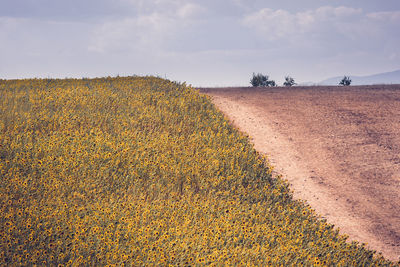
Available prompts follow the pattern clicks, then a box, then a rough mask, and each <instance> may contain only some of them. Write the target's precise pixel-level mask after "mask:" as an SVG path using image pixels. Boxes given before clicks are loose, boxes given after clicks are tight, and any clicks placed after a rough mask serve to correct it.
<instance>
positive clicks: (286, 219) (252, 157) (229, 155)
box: [0, 77, 394, 266]
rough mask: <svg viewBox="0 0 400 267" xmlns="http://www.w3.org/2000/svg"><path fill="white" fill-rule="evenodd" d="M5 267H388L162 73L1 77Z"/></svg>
mask: <svg viewBox="0 0 400 267" xmlns="http://www.w3.org/2000/svg"><path fill="white" fill-rule="evenodd" d="M0 97H1V99H2V101H1V102H0V116H1V120H0V175H1V180H0V183H1V184H0V203H1V204H0V211H1V213H2V214H3V215H4V216H2V217H1V218H0V227H1V228H0V237H1V239H0V240H1V241H0V242H1V245H0V264H1V265H4V264H23V265H31V264H40V265H46V264H47V265H49V264H50V265H54V264H67V265H70V264H74V265H75V264H90V265H104V264H122V263H124V264H127V265H165V264H173V265H195V264H197V265H202V264H211V263H212V264H218V265H221V264H230V265H244V264H255V265H278V264H281V265H295V264H302V265H363V266H368V265H374V266H375V265H394V263H392V262H390V261H387V260H386V259H384V258H383V257H382V256H380V255H376V254H375V253H374V252H373V251H369V250H367V249H366V248H365V247H364V245H360V244H358V243H356V242H352V243H348V242H346V239H347V238H346V236H342V235H339V233H338V230H335V229H334V228H333V226H332V225H329V224H327V223H326V222H325V221H324V220H320V219H319V218H318V216H317V215H316V214H315V213H314V212H313V210H311V209H310V207H308V206H306V205H305V204H304V203H302V202H299V201H295V200H293V198H292V194H291V193H290V191H289V189H288V187H287V184H286V182H285V181H283V180H282V179H280V178H273V177H272V176H271V170H270V169H269V168H268V162H267V161H266V160H265V159H264V158H263V157H262V156H261V155H260V154H258V153H257V152H256V151H255V149H254V148H253V146H252V145H251V144H250V142H249V140H248V138H247V137H246V136H245V135H243V134H241V133H240V132H238V131H237V130H236V129H234V128H233V127H232V126H231V125H230V124H229V123H228V122H227V120H226V119H225V118H224V116H223V115H222V113H220V112H219V111H217V110H216V108H215V107H214V106H213V104H212V103H211V102H210V100H209V99H208V98H207V97H205V96H201V95H200V94H199V93H198V92H197V91H196V90H194V89H193V88H191V87H188V86H186V85H185V84H178V83H174V82H170V81H167V80H163V79H160V78H155V77H125V78H120V77H118V78H99V79H64V80H53V79H43V80H37V79H34V80H10V81H4V80H2V81H0Z"/></svg>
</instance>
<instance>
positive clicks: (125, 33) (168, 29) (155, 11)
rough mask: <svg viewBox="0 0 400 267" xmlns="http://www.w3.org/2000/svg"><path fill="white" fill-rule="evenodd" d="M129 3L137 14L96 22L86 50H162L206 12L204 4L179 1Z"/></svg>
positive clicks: (156, 0) (137, 0)
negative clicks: (136, 10)
mask: <svg viewBox="0 0 400 267" xmlns="http://www.w3.org/2000/svg"><path fill="white" fill-rule="evenodd" d="M124 1H126V0H124ZM129 3H130V4H131V5H132V7H134V8H135V9H138V10H139V11H138V14H133V15H131V16H126V17H123V18H110V19H107V20H106V21H104V22H102V23H100V24H98V25H97V27H96V30H94V32H93V34H92V42H91V44H90V45H89V46H88V50H89V51H95V52H109V51H118V50H119V51H131V52H132V51H142V50H148V51H153V52H154V51H155V50H162V49H165V48H166V47H168V45H169V44H170V43H171V42H174V39H176V38H177V37H178V36H179V35H180V34H182V32H184V31H185V29H186V28H188V27H191V26H192V25H193V23H194V22H195V21H196V20H197V19H199V18H201V15H202V14H204V13H205V12H206V9H205V8H204V7H202V6H200V5H197V4H194V3H190V2H189V3H187V2H185V1H182V0H155V1H142V0H129Z"/></svg>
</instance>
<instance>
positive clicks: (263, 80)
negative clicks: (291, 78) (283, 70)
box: [250, 72, 276, 87]
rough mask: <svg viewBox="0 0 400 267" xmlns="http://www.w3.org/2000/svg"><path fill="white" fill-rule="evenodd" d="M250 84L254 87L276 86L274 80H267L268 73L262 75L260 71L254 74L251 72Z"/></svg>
mask: <svg viewBox="0 0 400 267" xmlns="http://www.w3.org/2000/svg"><path fill="white" fill-rule="evenodd" d="M250 84H251V85H252V86H254V87H258V86H262V87H268V86H276V83H275V81H274V80H269V77H268V75H263V74H261V73H258V74H255V73H254V72H253V77H252V78H251V80H250Z"/></svg>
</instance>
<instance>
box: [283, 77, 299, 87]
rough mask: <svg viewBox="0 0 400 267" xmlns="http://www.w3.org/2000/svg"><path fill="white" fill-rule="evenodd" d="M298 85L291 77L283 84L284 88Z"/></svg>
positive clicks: (286, 78)
mask: <svg viewBox="0 0 400 267" xmlns="http://www.w3.org/2000/svg"><path fill="white" fill-rule="evenodd" d="M295 84H296V83H295V82H294V79H293V78H292V77H290V76H286V77H285V82H284V83H283V85H284V86H293V85H295Z"/></svg>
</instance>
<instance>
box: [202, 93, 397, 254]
mask: <svg viewBox="0 0 400 267" xmlns="http://www.w3.org/2000/svg"><path fill="white" fill-rule="evenodd" d="M200 92H201V93H204V94H207V95H209V96H211V98H212V101H213V102H214V104H215V105H216V106H217V107H218V108H219V109H220V110H221V111H222V112H224V113H225V115H226V116H227V118H228V119H230V120H231V121H232V123H233V124H234V125H235V126H236V127H238V128H239V129H240V130H241V131H243V132H246V133H247V134H248V135H249V136H250V138H251V140H252V142H253V143H254V145H255V148H256V149H257V150H258V151H259V152H261V153H264V154H266V155H267V156H268V157H269V159H270V162H271V163H272V165H273V166H274V167H275V172H276V173H279V174H282V175H283V177H284V178H285V179H287V180H288V181H289V183H290V184H291V189H292V190H293V191H294V196H295V197H296V198H297V199H303V200H306V201H307V203H309V204H310V205H311V206H312V207H313V208H314V209H315V210H316V212H317V213H318V214H320V215H321V217H323V218H325V219H327V221H328V222H330V223H332V224H334V225H335V226H337V227H339V228H340V231H341V233H342V234H347V235H349V237H350V240H357V241H360V242H362V243H367V246H368V247H369V248H370V249H373V250H376V251H378V252H382V254H383V255H384V256H385V257H387V258H389V259H391V260H394V261H397V260H399V257H400V85H392V86H354V87H353V86H351V87H337V86H331V87H326V86H325V87H292V88H282V87H278V88H202V89H200Z"/></svg>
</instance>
